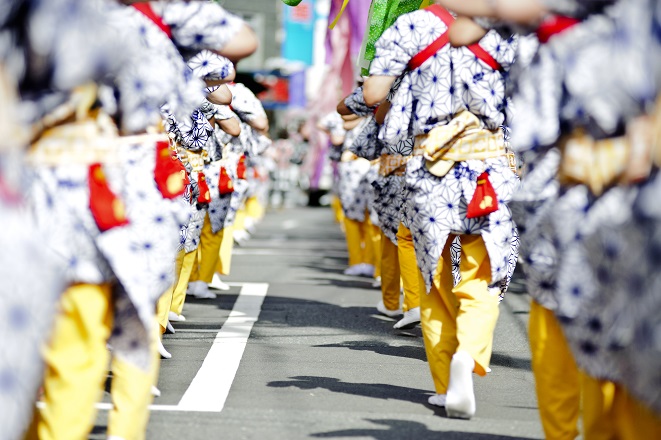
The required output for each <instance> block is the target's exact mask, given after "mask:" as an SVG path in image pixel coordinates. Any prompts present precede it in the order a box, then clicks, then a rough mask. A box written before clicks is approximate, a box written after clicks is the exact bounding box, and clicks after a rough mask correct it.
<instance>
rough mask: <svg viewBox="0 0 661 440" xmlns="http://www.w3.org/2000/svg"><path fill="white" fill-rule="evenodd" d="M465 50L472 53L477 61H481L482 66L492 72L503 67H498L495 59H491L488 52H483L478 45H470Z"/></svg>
mask: <svg viewBox="0 0 661 440" xmlns="http://www.w3.org/2000/svg"><path fill="white" fill-rule="evenodd" d="M466 48H467V49H468V50H470V51H471V52H473V54H475V56H476V57H477V58H478V59H480V60H482V61H483V62H484V64H486V65H487V66H489V67H491V68H492V69H493V70H503V67H502V66H501V65H500V63H499V62H498V61H496V59H495V58H494V57H492V56H491V54H490V53H489V52H487V51H486V50H484V49H483V48H482V46H480V45H479V44H478V43H475V44H471V45H470V46H467V47H466Z"/></svg>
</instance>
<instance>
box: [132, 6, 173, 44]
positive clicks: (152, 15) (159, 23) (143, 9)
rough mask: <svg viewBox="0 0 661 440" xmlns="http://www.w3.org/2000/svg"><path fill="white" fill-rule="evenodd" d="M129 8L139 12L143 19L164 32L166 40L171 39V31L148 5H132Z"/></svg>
mask: <svg viewBox="0 0 661 440" xmlns="http://www.w3.org/2000/svg"><path fill="white" fill-rule="evenodd" d="M131 6H133V7H134V8H135V9H137V10H138V11H140V12H141V13H142V14H143V15H144V16H145V17H147V18H148V19H150V20H151V21H152V22H153V23H154V24H155V25H156V26H158V27H159V29H161V30H162V31H163V32H165V35H167V36H168V38H170V39H171V38H172V29H171V28H170V26H168V25H167V24H166V23H165V22H164V21H163V19H162V18H161V17H160V16H158V15H157V14H156V12H154V10H153V9H152V7H151V5H150V4H149V3H133V4H132V5H131Z"/></svg>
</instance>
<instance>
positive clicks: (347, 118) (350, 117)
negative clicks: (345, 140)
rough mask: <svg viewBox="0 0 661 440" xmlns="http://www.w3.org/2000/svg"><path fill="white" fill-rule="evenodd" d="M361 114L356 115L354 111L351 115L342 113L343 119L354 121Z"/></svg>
mask: <svg viewBox="0 0 661 440" xmlns="http://www.w3.org/2000/svg"><path fill="white" fill-rule="evenodd" d="M360 117H361V116H358V115H354V114H353V113H352V114H350V115H342V120H343V121H354V120H356V119H359V118H360Z"/></svg>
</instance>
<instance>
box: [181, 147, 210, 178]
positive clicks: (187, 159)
mask: <svg viewBox="0 0 661 440" xmlns="http://www.w3.org/2000/svg"><path fill="white" fill-rule="evenodd" d="M177 156H178V157H179V160H181V162H182V163H183V164H184V165H186V164H190V165H191V167H192V168H193V171H195V172H197V173H199V172H200V171H202V170H203V169H204V164H205V163H208V162H209V153H207V151H206V150H202V151H198V152H195V151H190V150H187V149H185V148H183V147H178V148H177Z"/></svg>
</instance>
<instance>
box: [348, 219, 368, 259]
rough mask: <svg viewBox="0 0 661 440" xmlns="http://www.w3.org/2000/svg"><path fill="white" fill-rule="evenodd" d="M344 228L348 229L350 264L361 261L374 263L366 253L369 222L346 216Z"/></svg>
mask: <svg viewBox="0 0 661 440" xmlns="http://www.w3.org/2000/svg"><path fill="white" fill-rule="evenodd" d="M344 230H345V231H346V240H347V251H348V252H349V266H354V265H356V264H360V263H368V264H372V263H371V262H370V260H368V259H367V258H366V255H365V253H366V252H365V245H366V244H367V243H366V242H367V222H359V221H356V220H351V219H350V218H346V217H345V218H344Z"/></svg>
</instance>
